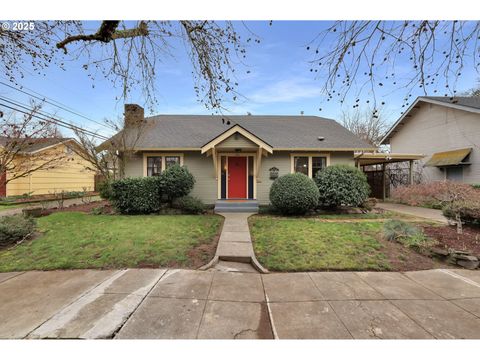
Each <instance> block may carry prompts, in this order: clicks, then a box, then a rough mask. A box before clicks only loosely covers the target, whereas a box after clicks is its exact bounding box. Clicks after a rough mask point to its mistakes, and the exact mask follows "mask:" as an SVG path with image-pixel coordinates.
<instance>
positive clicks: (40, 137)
mask: <svg viewBox="0 0 480 360" xmlns="http://www.w3.org/2000/svg"><path fill="white" fill-rule="evenodd" d="M40 109H41V105H37V104H34V103H32V110H31V111H30V112H29V113H26V114H23V115H21V116H19V115H17V114H16V113H14V112H12V113H10V114H3V116H2V117H1V119H0V124H1V129H2V130H1V134H0V174H7V176H2V177H0V179H2V180H0V181H1V182H2V183H1V184H0V185H2V186H3V185H5V184H7V183H9V182H11V181H13V180H16V179H19V178H22V177H26V176H29V175H30V174H32V173H34V172H36V171H39V170H49V169H53V168H55V167H57V166H59V164H61V163H62V162H63V161H64V160H65V159H66V158H67V155H66V154H65V152H64V151H62V150H59V149H55V148H52V149H51V150H50V151H48V152H47V151H45V152H43V151H42V152H36V151H35V150H36V148H37V147H40V148H41V147H45V146H49V145H55V144H57V143H59V138H58V136H57V135H58V129H57V128H56V126H55V124H54V123H52V122H50V121H48V119H46V120H45V119H42V120H39V119H38V118H37V117H36V114H37V112H39V111H40Z"/></svg>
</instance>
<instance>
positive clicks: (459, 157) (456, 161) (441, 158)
mask: <svg viewBox="0 0 480 360" xmlns="http://www.w3.org/2000/svg"><path fill="white" fill-rule="evenodd" d="M471 151H472V148H466V149H458V150H451V151H443V152H438V153H435V154H433V155H432V157H431V158H430V160H428V161H427V162H426V163H425V166H452V165H461V164H465V163H464V162H463V160H464V159H465V158H466V157H467V156H468V155H469V154H470V152H471Z"/></svg>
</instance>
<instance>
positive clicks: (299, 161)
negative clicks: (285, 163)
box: [293, 156, 308, 176]
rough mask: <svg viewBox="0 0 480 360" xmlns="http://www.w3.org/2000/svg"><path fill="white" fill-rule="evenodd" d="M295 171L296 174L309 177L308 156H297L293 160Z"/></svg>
mask: <svg viewBox="0 0 480 360" xmlns="http://www.w3.org/2000/svg"><path fill="white" fill-rule="evenodd" d="M293 169H294V171H295V172H296V173H302V174H305V175H307V176H308V156H295V157H294V158H293Z"/></svg>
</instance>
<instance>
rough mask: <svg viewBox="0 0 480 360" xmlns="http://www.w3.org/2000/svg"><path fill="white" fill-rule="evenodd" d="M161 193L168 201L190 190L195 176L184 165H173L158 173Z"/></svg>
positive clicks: (186, 193)
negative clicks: (160, 173)
mask: <svg viewBox="0 0 480 360" xmlns="http://www.w3.org/2000/svg"><path fill="white" fill-rule="evenodd" d="M160 182H161V185H162V193H163V195H164V196H165V197H166V199H167V200H168V201H169V202H172V201H173V200H174V199H176V198H179V197H182V196H186V195H188V194H189V193H190V191H192V189H193V185H194V184H195V178H194V177H193V175H192V174H191V173H190V171H188V169H187V168H186V167H184V166H179V165H173V166H171V167H169V168H168V169H167V170H165V171H164V172H163V173H162V175H160Z"/></svg>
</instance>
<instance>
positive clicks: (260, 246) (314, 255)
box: [250, 216, 390, 271]
mask: <svg viewBox="0 0 480 360" xmlns="http://www.w3.org/2000/svg"><path fill="white" fill-rule="evenodd" d="M250 229H251V232H252V236H253V240H254V241H253V246H254V249H255V254H256V256H257V258H258V260H259V261H260V263H262V265H264V266H265V267H266V268H268V269H270V270H277V271H310V270H312V271H314V270H389V269H390V264H389V262H388V260H387V257H386V256H385V255H384V254H383V252H382V248H383V246H382V244H381V243H380V242H379V241H378V240H377V237H378V236H379V235H380V234H381V231H382V223H381V222H358V223H342V222H319V221H315V219H313V218H280V217H270V216H253V217H251V218H250Z"/></svg>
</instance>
